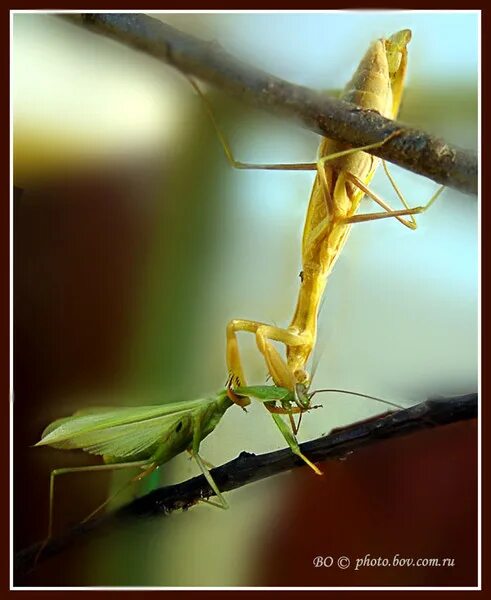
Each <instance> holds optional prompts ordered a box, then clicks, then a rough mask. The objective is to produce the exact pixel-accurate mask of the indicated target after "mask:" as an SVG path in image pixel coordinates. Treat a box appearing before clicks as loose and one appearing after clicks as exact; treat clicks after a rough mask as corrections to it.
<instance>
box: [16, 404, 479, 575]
mask: <svg viewBox="0 0 491 600" xmlns="http://www.w3.org/2000/svg"><path fill="white" fill-rule="evenodd" d="M476 416H477V394H476V393H474V394H467V395H464V396H455V397H452V398H436V399H435V398H432V399H429V400H426V401H425V402H422V403H420V404H416V405H415V406H412V407H410V408H407V409H405V410H400V411H398V412H390V413H385V414H383V415H380V416H378V417H376V418H374V419H370V420H366V421H361V422H358V423H354V424H352V425H350V426H348V427H344V428H342V429H336V430H333V431H332V432H331V433H330V434H329V435H326V436H323V437H320V438H318V439H316V440H313V441H311V442H306V443H305V444H301V450H302V452H303V453H304V454H306V455H307V456H308V457H309V458H310V459H311V460H313V461H314V462H322V461H325V460H333V459H339V458H342V457H344V456H346V455H348V454H351V453H352V452H353V451H355V450H358V449H360V448H362V447H363V446H368V445H370V444H374V443H376V442H379V441H380V440H382V439H389V438H395V437H398V436H402V435H406V434H408V433H411V432H414V431H418V430H422V429H427V428H432V427H438V426H441V425H446V424H448V423H454V422H457V421H463V420H466V419H472V418H475V417H476ZM302 466H305V463H304V462H303V461H302V460H301V459H300V458H298V457H297V456H295V455H294V454H292V452H291V450H290V449H289V448H285V449H284V450H278V451H276V452H268V453H266V454H260V455H255V454H249V453H247V452H242V453H241V454H240V455H239V456H238V457H237V458H235V459H234V460H231V461H230V462H228V463H226V464H224V465H222V466H221V467H217V468H215V469H213V470H212V471H211V473H212V476H213V479H214V480H215V482H216V483H217V485H218V487H219V488H220V490H221V491H223V492H227V491H230V490H234V489H237V488H240V487H242V486H244V485H246V484H249V483H253V482H255V481H260V480H261V479H265V478H267V477H272V476H273V475H277V474H278V473H282V472H284V471H288V470H290V469H293V468H297V467H302ZM213 495H214V492H213V490H212V489H211V488H210V486H209V485H208V483H207V481H206V479H205V478H204V477H203V475H200V476H198V477H193V478H192V479H189V480H188V481H184V482H183V483H178V484H175V485H170V486H166V487H162V488H159V489H157V490H155V491H153V492H150V493H149V494H146V495H145V496H142V497H141V498H137V499H136V500H133V501H132V502H130V503H129V504H127V505H125V506H123V507H122V508H120V509H119V510H116V511H114V512H112V513H108V514H107V515H105V516H103V517H100V518H98V519H93V520H91V521H89V522H87V523H84V524H80V525H77V526H76V527H74V528H73V529H71V530H70V531H68V533H66V534H65V535H64V536H62V537H58V538H53V539H51V540H50V541H49V542H48V543H47V545H46V547H45V548H44V550H43V551H42V553H41V555H40V557H39V561H38V562H41V561H43V560H46V559H47V558H49V557H51V556H54V555H56V554H59V553H60V552H62V551H63V550H64V549H65V548H67V547H69V546H70V545H72V544H74V543H78V542H79V541H80V538H82V537H85V536H87V534H88V533H90V532H91V531H93V530H95V529H101V527H102V526H106V525H108V524H110V523H111V522H114V521H115V520H116V519H128V518H135V517H139V518H141V517H148V516H155V515H160V516H161V517H163V516H165V515H167V514H169V513H170V512H172V511H175V510H177V509H187V508H189V507H190V506H192V505H193V504H196V503H197V502H199V500H201V499H206V498H209V497H210V496H213ZM40 547H41V544H40V543H39V544H34V545H33V546H30V547H29V548H26V549H24V550H22V551H20V552H19V553H18V554H17V555H16V559H15V570H16V576H17V577H20V576H22V575H23V574H25V573H26V572H28V571H29V570H30V569H32V568H33V563H34V560H35V557H36V556H37V554H38V551H39V548H40Z"/></svg>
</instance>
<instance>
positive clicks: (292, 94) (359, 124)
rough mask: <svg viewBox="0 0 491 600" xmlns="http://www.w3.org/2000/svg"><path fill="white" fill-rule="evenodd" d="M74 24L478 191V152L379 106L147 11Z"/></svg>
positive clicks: (90, 17) (78, 17) (80, 17)
mask: <svg viewBox="0 0 491 600" xmlns="http://www.w3.org/2000/svg"><path fill="white" fill-rule="evenodd" d="M60 16H62V17H63V18H65V19H68V20H69V21H72V22H75V23H78V24H80V25H83V26H85V27H88V28H90V29H92V30H93V31H95V32H97V33H100V34H102V35H106V36H109V37H112V38H114V39H116V40H118V41H120V42H122V43H124V44H126V45H128V46H131V47H133V48H136V49H138V50H141V51H143V52H146V53H147V54H150V55H152V56H154V57H156V58H158V59H160V60H163V61H165V62H166V63H168V64H170V65H172V66H174V67H176V68H177V69H179V70H181V71H183V72H185V73H189V74H191V75H195V76H196V77H199V78H200V79H202V80H203V81H207V82H209V83H212V84H214V85H216V86H218V87H220V88H221V89H223V90H225V91H226V92H229V93H231V94H234V95H235V96H238V97H240V98H241V99H243V100H244V101H246V102H249V103H251V104H254V105H256V106H259V107H261V108H264V109H266V110H269V111H271V112H274V113H279V114H282V115H285V116H288V117H293V118H295V119H297V120H298V121H300V123H301V124H303V126H304V127H306V128H308V129H310V130H312V131H314V132H315V133H318V134H320V135H323V136H326V137H330V138H333V139H335V140H338V141H340V142H346V143H348V144H350V145H352V146H354V147H357V146H365V145H367V144H373V143H375V142H379V141H382V140H384V139H386V138H387V136H388V135H389V134H391V133H393V132H395V131H401V133H400V135H398V136H396V137H394V138H392V139H390V140H389V141H388V142H387V143H386V144H384V145H383V146H381V147H380V148H378V149H376V150H373V151H372V152H373V154H375V155H377V156H380V157H381V158H384V159H386V160H388V161H390V162H392V163H395V164H397V165H399V166H401V167H404V168H405V169H408V170H409V171H412V172H414V173H417V174H419V175H424V176H425V177H428V178H430V179H433V180H434V181H436V182H438V183H441V184H444V185H446V186H448V187H452V188H455V189H457V190H460V191H462V192H465V193H470V194H476V193H477V155H476V153H475V152H471V151H468V150H462V149H460V148H457V147H455V146H452V145H451V144H448V143H447V142H445V141H444V140H442V139H439V138H436V137H434V136H432V135H429V134H428V133H425V132H423V131H418V130H416V129H412V128H410V127H408V126H406V125H403V124H401V123H398V122H396V121H391V120H389V119H386V118H385V117H382V116H381V115H380V114H379V113H377V112H375V111H368V110H363V109H361V108H360V107H358V106H356V105H354V104H350V103H347V102H343V101H341V100H337V99H336V98H332V97H329V96H326V94H322V93H320V92H316V91H314V90H311V89H308V88H306V87H303V86H299V85H295V84H293V83H289V82H287V81H285V80H283V79H279V78H278V77H274V76H273V75H270V74H269V73H266V72H264V71H261V70H259V69H257V68H255V67H253V66H251V65H247V64H245V63H244V62H242V61H240V60H238V59H236V58H234V57H233V56H232V55H231V54H229V53H228V52H226V51H225V50H224V49H223V48H222V47H221V46H220V45H219V44H217V43H216V42H207V41H204V40H200V39H197V38H195V37H193V36H191V35H188V34H185V33H183V32H181V31H178V30H177V29H174V28H173V27H171V26H170V25H167V24H166V23H162V22H161V21H159V20H158V19H154V18H151V17H148V16H146V15H144V14H114V13H113V14H102V13H98V14H63V15H60Z"/></svg>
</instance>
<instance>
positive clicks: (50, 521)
mask: <svg viewBox="0 0 491 600" xmlns="http://www.w3.org/2000/svg"><path fill="white" fill-rule="evenodd" d="M143 466H150V465H149V464H148V461H138V462H127V463H115V464H109V465H89V466H86V467H63V468H61V469H54V470H53V471H51V474H50V480H49V517H48V534H47V536H46V538H45V540H44V541H43V543H42V544H41V547H40V548H39V550H38V552H37V554H36V558H35V559H34V564H36V563H37V561H38V560H39V557H40V556H41V554H42V552H43V550H44V548H45V547H46V544H47V543H48V542H49V540H50V539H51V537H52V535H53V501H54V493H55V477H57V476H58V475H66V474H67V473H87V472H94V471H97V472H99V471H116V470H118V469H129V468H135V467H143ZM141 477H142V476H141V474H140V475H139V476H138V478H139V479H141ZM132 481H133V480H131V481H130V482H129V483H131V482H132ZM125 487H126V486H125ZM121 489H122V488H121ZM121 489H119V490H118V491H117V493H119V492H120V491H121ZM115 495H116V494H113V495H112V496H110V497H109V498H108V499H107V500H105V501H104V502H103V503H102V504H101V505H100V506H98V507H97V509H96V510H95V511H93V512H91V513H90V515H89V516H88V517H86V518H85V519H84V520H83V521H82V523H84V522H85V521H88V520H89V519H90V518H91V517H92V516H93V515H95V514H96V513H97V512H98V511H99V510H100V509H101V508H103V507H104V506H106V504H107V503H108V502H109V501H110V500H112V498H113V497H114V496H115Z"/></svg>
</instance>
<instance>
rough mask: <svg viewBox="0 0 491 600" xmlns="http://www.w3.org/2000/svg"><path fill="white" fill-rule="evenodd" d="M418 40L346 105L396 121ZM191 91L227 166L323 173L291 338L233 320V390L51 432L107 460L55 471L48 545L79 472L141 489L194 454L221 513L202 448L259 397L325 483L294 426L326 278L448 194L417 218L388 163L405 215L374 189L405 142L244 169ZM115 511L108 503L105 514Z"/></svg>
mask: <svg viewBox="0 0 491 600" xmlns="http://www.w3.org/2000/svg"><path fill="white" fill-rule="evenodd" d="M410 39H411V32H410V31H409V30H407V29H405V30H402V31H399V32H397V33H395V34H394V35H392V36H391V37H389V38H387V39H379V40H377V41H376V42H374V43H373V44H372V45H371V46H370V48H369V49H368V51H367V53H366V54H365V56H364V57H363V59H362V61H361V62H360V65H359V67H358V69H357V70H356V72H355V74H354V75H353V77H352V79H351V81H350V82H349V83H348V84H347V86H346V88H345V90H344V92H343V93H342V95H341V98H342V99H343V100H346V101H349V102H352V103H355V104H358V105H359V106H361V107H363V108H365V109H371V110H377V111H378V112H380V113H381V114H382V115H384V116H386V117H388V118H395V117H396V116H397V114H398V111H399V106H400V103H401V97H402V92H403V87H404V78H405V73H406V65H407V44H408V43H409V41H410ZM190 82H191V84H192V85H193V87H194V89H195V90H196V91H197V93H198V94H199V95H200V96H201V97H202V98H203V100H204V103H205V107H206V108H207V111H208V113H209V115H210V118H211V120H212V123H213V125H214V127H215V129H216V131H217V134H218V136H219V139H220V141H221V143H222V145H223V147H224V149H225V153H226V156H227V158H228V160H229V162H230V163H231V164H232V165H233V166H234V167H236V168H239V169H274V170H315V171H316V177H315V181H314V185H313V189H312V192H311V196H310V202H309V206H308V210H307V217H306V220H305V226H304V232H303V241H302V272H301V283H300V291H299V295H298V300H297V305H296V308H295V312H294V315H293V318H292V321H291V323H290V325H289V326H288V327H287V328H280V327H276V326H272V325H269V324H267V323H262V322H258V321H251V320H245V319H233V320H232V321H230V322H229V323H228V325H227V328H226V363H227V368H228V373H229V376H228V380H227V387H226V388H224V389H222V390H220V391H219V392H217V393H216V394H214V395H210V396H207V397H204V398H199V399H197V400H191V401H186V402H175V403H170V404H164V405H161V406H146V407H136V408H92V409H86V410H81V411H78V412H77V413H75V414H74V415H72V416H69V417H65V418H62V419H58V420H56V421H54V422H53V423H52V424H50V425H49V426H48V427H47V428H46V429H45V431H44V432H43V435H42V438H41V440H40V441H39V442H38V443H37V444H36V446H43V445H50V446H53V447H55V448H59V449H83V450H85V451H86V452H89V453H92V454H96V455H99V456H102V457H103V461H104V464H103V465H97V466H90V467H81V468H78V469H57V470H55V471H52V473H51V478H50V509H49V511H50V514H49V527H48V539H49V538H50V537H51V535H52V528H53V496H54V482H55V479H56V477H57V476H58V475H60V474H64V473H68V472H73V471H94V470H115V469H124V468H130V467H131V468H133V467H137V468H138V469H140V473H138V475H137V476H135V477H134V478H133V479H132V480H131V481H130V482H132V481H137V480H140V479H142V478H143V477H145V476H146V475H148V474H149V473H151V472H152V471H154V470H155V469H157V468H158V467H159V466H160V465H162V464H164V463H166V462H167V461H169V460H170V459H171V458H173V457H174V456H176V455H178V454H180V453H181V452H183V451H185V450H187V451H189V452H190V454H191V455H192V456H193V457H194V459H195V460H196V462H197V464H198V466H199V468H200V470H201V471H202V473H203V475H204V476H205V478H206V480H207V482H208V483H209V485H210V488H211V489H212V490H213V492H214V493H215V495H216V496H217V498H218V503H217V504H218V505H219V506H221V507H223V508H225V507H227V502H226V500H225V499H224V498H223V495H222V494H221V492H220V490H219V489H218V487H217V485H216V483H215V482H214V481H213V478H212V477H211V474H210V472H209V470H208V468H207V466H206V464H205V462H204V461H203V459H202V458H201V457H200V455H199V448H200V444H201V441H202V440H203V439H204V438H205V437H206V436H207V435H209V434H210V433H211V432H212V431H213V430H214V429H215V427H216V426H217V425H218V423H219V422H220V420H221V418H222V417H223V415H224V414H225V412H226V411H227V410H228V408H230V407H231V406H232V405H233V404H234V403H235V404H238V405H239V406H242V407H243V408H244V407H245V406H247V405H248V404H249V403H250V397H255V398H257V399H258V400H259V401H261V402H263V403H264V404H265V406H266V408H267V409H268V410H269V412H270V413H271V416H272V418H273V420H274V421H275V423H276V425H277V427H278V428H279V430H280V432H281V433H282V435H283V437H284V438H285V440H286V441H287V443H288V445H289V446H290V448H291V449H292V451H293V452H294V453H295V454H297V455H298V456H299V457H300V458H301V459H302V460H303V461H304V462H305V463H306V464H308V465H309V466H310V467H311V468H312V469H313V470H314V471H315V472H316V473H318V474H320V473H321V471H320V470H319V469H318V467H316V466H315V465H314V464H313V463H312V462H311V461H310V460H309V459H308V458H307V457H305V456H304V455H303V454H302V452H301V451H300V447H299V445H298V442H297V440H296V437H295V436H296V433H297V430H298V425H295V423H294V421H293V415H294V414H300V416H301V415H302V414H303V413H304V412H306V411H308V410H310V409H312V408H315V407H313V406H312V404H311V399H312V397H313V395H314V393H316V392H312V393H309V392H308V389H309V386H310V384H311V376H310V374H309V373H308V371H307V367H306V364H307V361H308V360H309V357H310V355H311V353H312V350H313V348H314V346H315V342H316V336H317V317H318V311H319V304H320V300H321V298H322V295H323V293H324V290H325V286H326V282H327V278H328V276H329V274H330V273H331V271H332V269H333V267H334V264H335V262H336V259H337V258H338V257H339V254H340V252H341V250H342V248H343V246H344V244H345V243H346V240H347V238H348V234H349V232H350V228H351V225H352V224H354V223H360V222H365V221H372V220H377V219H385V218H396V219H397V220H398V221H400V222H401V223H402V224H403V225H405V226H406V227H409V228H411V229H415V228H416V221H415V219H414V215H416V214H419V213H422V212H424V211H425V210H427V209H428V208H429V207H430V206H431V205H432V204H433V202H434V201H435V200H436V199H437V197H438V196H439V195H440V193H441V191H442V190H443V187H442V188H440V189H438V191H437V192H436V193H435V194H434V195H433V196H432V198H431V199H430V200H429V201H428V202H427V203H426V204H425V205H424V206H418V207H415V208H410V207H409V206H408V204H407V203H406V201H405V199H404V197H403V196H402V194H401V193H400V191H399V190H398V188H397V186H396V185H395V183H394V181H393V179H392V177H391V176H390V174H389V173H388V171H387V168H386V166H385V163H384V168H385V169H386V172H387V175H388V177H389V179H390V181H391V182H392V184H393V186H394V189H395V190H396V193H397V195H398V197H399V198H400V200H401V201H402V203H403V204H404V209H401V210H393V209H392V208H391V207H390V206H389V205H388V204H387V203H386V202H385V201H384V200H383V199H381V198H380V197H379V196H378V195H377V194H375V193H374V192H373V191H372V190H371V189H370V188H369V187H368V185H369V183H370V181H371V179H372V177H373V175H374V173H375V170H376V168H377V166H378V164H379V162H380V160H379V159H378V158H376V157H375V156H372V155H371V154H367V153H366V152H365V151H366V150H371V149H375V148H377V147H379V146H381V145H382V144H384V143H385V142H387V140H388V139H390V138H391V137H393V136H394V135H397V133H398V132H396V133H395V134H392V135H391V136H389V137H387V138H386V139H385V140H382V141H381V142H378V143H375V144H371V145H369V146H364V147H362V148H356V149H352V148H347V147H346V145H344V144H341V143H339V142H336V141H333V140H330V139H327V138H323V139H322V141H321V144H320V147H319V153H318V156H319V158H318V160H317V161H316V162H315V163H301V164H294V165H287V164H274V165H267V164H258V165H254V164H251V163H243V162H239V161H237V160H235V158H234V157H233V154H232V152H231V150H230V147H229V145H228V143H227V141H226V139H225V137H224V136H223V134H222V132H221V130H220V129H219V127H218V125H217V123H216V120H215V118H214V115H213V112H212V111H211V107H210V106H209V104H208V102H207V100H206V98H205V97H204V95H203V94H202V92H201V91H200V89H199V87H198V86H197V84H196V83H195V82H194V81H193V80H192V79H190ZM365 195H367V196H369V197H370V198H371V199H372V200H373V201H374V202H376V203H377V204H378V205H379V206H380V207H381V208H383V212H379V213H372V214H362V215H359V214H356V213H357V210H358V207H359V204H360V202H361V200H362V198H363V197H364V196H365ZM404 217H409V219H406V218H404ZM241 331H247V332H250V333H253V334H255V337H256V343H257V347H258V349H259V351H260V352H261V354H262V355H263V357H264V360H265V363H266V367H267V370H268V373H269V375H270V376H271V378H272V380H273V382H274V386H247V384H246V378H245V375H244V369H243V365H242V360H241V357H240V352H239V347H238V339H237V333H238V332H241ZM273 341H277V342H281V343H283V344H284V345H285V347H286V360H285V359H284V358H282V356H281V355H280V353H279V352H278V351H277V350H276V348H275V347H274V345H273V343H272V342H273ZM358 395H359V394H358ZM374 399H375V400H377V399H376V398H374ZM389 404H390V403H389ZM399 408H400V407H399ZM284 415H287V416H288V417H289V418H290V428H289V427H288V426H287V425H286V423H285V421H284V420H283V418H282V417H283V416H284ZM204 500H207V501H209V500H208V499H205V498H204ZM107 502H109V499H108V500H107V501H106V502H105V503H104V504H103V505H102V506H104V505H105V504H107ZM102 506H100V507H99V508H98V509H97V510H99V509H100V508H102ZM95 512H96V511H94V512H93V513H91V515H89V517H87V518H90V517H91V516H92V515H93V514H94V513H95Z"/></svg>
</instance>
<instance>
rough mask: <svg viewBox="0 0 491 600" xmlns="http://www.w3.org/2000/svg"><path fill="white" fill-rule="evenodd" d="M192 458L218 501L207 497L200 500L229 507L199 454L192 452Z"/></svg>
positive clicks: (220, 506)
mask: <svg viewBox="0 0 491 600" xmlns="http://www.w3.org/2000/svg"><path fill="white" fill-rule="evenodd" d="M193 458H194V460H195V461H196V462H197V464H198V467H199V468H200V470H201V472H202V473H203V475H204V476H205V479H206V481H207V482H208V483H209V485H210V487H211V489H212V490H213V491H214V492H215V495H216V497H217V498H218V500H219V502H214V501H213V500H210V499H209V498H201V500H202V501H203V502H206V503H207V504H211V505H212V506H216V507H218V508H228V507H229V505H228V502H227V501H226V500H225V498H224V497H223V495H222V493H221V492H220V490H219V489H218V486H217V484H216V483H215V480H214V479H213V477H212V476H211V473H210V471H209V470H208V468H207V466H206V465H205V462H204V461H203V459H202V458H201V456H200V455H199V454H198V453H193Z"/></svg>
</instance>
